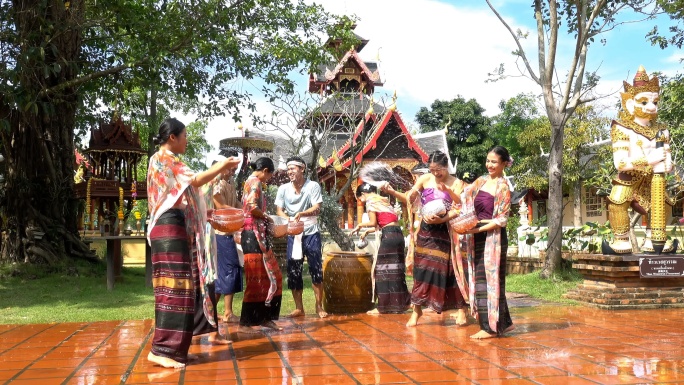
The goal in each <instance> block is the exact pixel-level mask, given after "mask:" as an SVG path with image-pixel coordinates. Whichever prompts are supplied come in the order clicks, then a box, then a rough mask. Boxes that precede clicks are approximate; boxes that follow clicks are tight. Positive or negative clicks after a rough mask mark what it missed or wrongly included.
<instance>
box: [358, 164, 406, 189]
mask: <svg viewBox="0 0 684 385" xmlns="http://www.w3.org/2000/svg"><path fill="white" fill-rule="evenodd" d="M359 178H361V180H363V181H364V182H366V183H368V184H370V185H373V186H375V187H377V188H380V187H382V186H384V185H385V183H389V184H390V185H392V186H401V187H402V188H404V187H405V185H406V184H407V182H406V181H405V180H404V179H403V178H402V177H400V176H399V175H397V174H396V173H395V172H394V171H392V168H391V167H390V166H389V165H388V164H385V163H382V162H371V163H368V164H366V165H365V166H363V168H362V169H361V171H359Z"/></svg>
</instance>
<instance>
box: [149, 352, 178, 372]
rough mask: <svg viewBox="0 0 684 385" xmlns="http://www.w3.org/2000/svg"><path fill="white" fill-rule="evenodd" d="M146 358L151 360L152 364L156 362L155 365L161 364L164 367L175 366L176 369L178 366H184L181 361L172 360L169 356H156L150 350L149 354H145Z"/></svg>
mask: <svg viewBox="0 0 684 385" xmlns="http://www.w3.org/2000/svg"><path fill="white" fill-rule="evenodd" d="M147 360H148V361H150V362H152V363H153V364H157V365H159V366H163V367H165V368H176V369H178V368H184V367H185V364H184V363H182V362H178V361H174V360H172V359H170V358H166V357H160V356H157V355H155V354H152V352H150V354H148V355H147Z"/></svg>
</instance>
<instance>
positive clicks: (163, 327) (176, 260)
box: [150, 209, 195, 363]
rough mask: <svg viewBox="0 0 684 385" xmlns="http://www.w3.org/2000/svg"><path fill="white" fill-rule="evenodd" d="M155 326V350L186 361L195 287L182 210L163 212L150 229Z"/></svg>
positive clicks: (157, 354)
mask: <svg viewBox="0 0 684 385" xmlns="http://www.w3.org/2000/svg"><path fill="white" fill-rule="evenodd" d="M150 241H151V244H150V247H151V253H152V282H153V286H154V317H155V328H154V337H153V339H152V354H154V355H156V356H160V357H166V358H170V359H172V360H174V361H177V362H182V363H185V362H186V361H187V356H188V349H189V348H190V342H191V341H192V331H193V323H194V321H193V314H194V311H195V287H194V283H193V276H192V258H191V256H190V248H189V247H188V234H187V232H186V230H185V216H184V214H183V211H181V210H177V209H171V210H167V211H166V212H164V213H163V214H162V215H161V216H160V217H159V219H158V220H157V224H156V225H155V226H154V228H153V229H152V231H151V232H150Z"/></svg>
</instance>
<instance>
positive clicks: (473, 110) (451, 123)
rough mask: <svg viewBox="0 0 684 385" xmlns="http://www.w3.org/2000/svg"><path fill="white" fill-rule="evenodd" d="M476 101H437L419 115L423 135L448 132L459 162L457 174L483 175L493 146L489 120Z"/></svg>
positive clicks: (459, 98)
mask: <svg viewBox="0 0 684 385" xmlns="http://www.w3.org/2000/svg"><path fill="white" fill-rule="evenodd" d="M484 111H485V110H484V108H482V107H481V106H480V104H479V103H478V102H477V101H476V100H475V99H470V100H468V101H466V100H465V99H464V98H463V97H461V96H458V97H457V98H456V99H453V100H450V101H443V100H435V101H434V102H433V103H432V104H431V105H430V108H429V109H428V108H426V107H421V108H420V110H418V113H417V114H416V122H417V123H418V124H419V125H420V131H422V132H430V131H437V130H444V129H446V130H447V144H448V146H449V154H450V155H451V156H452V158H454V159H456V161H457V162H458V166H457V167H458V173H459V174H463V173H465V172H468V173H470V174H474V175H482V174H484V172H485V168H484V163H485V159H486V158H487V151H488V150H489V149H490V148H491V147H492V146H493V145H494V141H493V140H492V137H491V136H490V131H491V127H490V124H491V122H490V119H489V118H488V117H486V116H484V115H483V113H484Z"/></svg>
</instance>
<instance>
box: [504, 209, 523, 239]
mask: <svg viewBox="0 0 684 385" xmlns="http://www.w3.org/2000/svg"><path fill="white" fill-rule="evenodd" d="M518 227H520V214H513V215H511V216H509V217H508V224H507V225H506V235H507V236H508V244H509V245H511V246H513V245H517V244H518Z"/></svg>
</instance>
